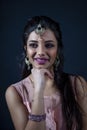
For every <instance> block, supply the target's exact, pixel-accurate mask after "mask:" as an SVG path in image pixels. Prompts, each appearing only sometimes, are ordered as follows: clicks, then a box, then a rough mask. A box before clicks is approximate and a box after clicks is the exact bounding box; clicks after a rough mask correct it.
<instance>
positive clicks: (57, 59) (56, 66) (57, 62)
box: [54, 56, 60, 70]
mask: <svg viewBox="0 0 87 130" xmlns="http://www.w3.org/2000/svg"><path fill="white" fill-rule="evenodd" d="M59 64H60V59H59V57H58V56H57V57H56V60H55V63H54V66H55V70H57V69H58V66H59Z"/></svg>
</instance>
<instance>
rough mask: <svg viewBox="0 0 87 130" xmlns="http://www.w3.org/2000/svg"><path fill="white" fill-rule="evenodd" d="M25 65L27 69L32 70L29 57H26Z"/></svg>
mask: <svg viewBox="0 0 87 130" xmlns="http://www.w3.org/2000/svg"><path fill="white" fill-rule="evenodd" d="M25 63H26V65H27V67H28V68H27V69H28V70H29V69H30V62H29V59H28V57H25Z"/></svg>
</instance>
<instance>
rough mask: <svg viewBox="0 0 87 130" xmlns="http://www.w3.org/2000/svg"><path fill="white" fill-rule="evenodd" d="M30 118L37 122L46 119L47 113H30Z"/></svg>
mask: <svg viewBox="0 0 87 130" xmlns="http://www.w3.org/2000/svg"><path fill="white" fill-rule="evenodd" d="M28 118H29V120H32V121H36V122H40V121H43V120H45V119H46V114H43V115H34V114H31V113H30V114H29V117H28Z"/></svg>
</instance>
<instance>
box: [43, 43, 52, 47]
mask: <svg viewBox="0 0 87 130" xmlns="http://www.w3.org/2000/svg"><path fill="white" fill-rule="evenodd" d="M45 47H46V48H52V47H54V44H53V43H46V44H45Z"/></svg>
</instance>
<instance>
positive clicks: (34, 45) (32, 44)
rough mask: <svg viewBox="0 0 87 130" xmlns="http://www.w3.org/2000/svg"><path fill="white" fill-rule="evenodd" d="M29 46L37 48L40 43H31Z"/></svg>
mask: <svg viewBox="0 0 87 130" xmlns="http://www.w3.org/2000/svg"><path fill="white" fill-rule="evenodd" d="M29 46H30V47H32V48H37V47H38V45H37V44H36V43H30V44H29Z"/></svg>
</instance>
